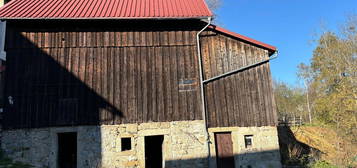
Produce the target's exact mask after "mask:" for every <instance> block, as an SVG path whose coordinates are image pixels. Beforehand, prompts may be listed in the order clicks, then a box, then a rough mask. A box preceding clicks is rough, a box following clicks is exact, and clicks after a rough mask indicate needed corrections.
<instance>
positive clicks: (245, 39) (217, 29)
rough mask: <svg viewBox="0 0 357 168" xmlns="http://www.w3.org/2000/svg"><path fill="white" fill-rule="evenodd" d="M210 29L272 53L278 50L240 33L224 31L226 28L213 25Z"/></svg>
mask: <svg viewBox="0 0 357 168" xmlns="http://www.w3.org/2000/svg"><path fill="white" fill-rule="evenodd" d="M209 28H211V29H213V30H216V31H218V32H221V33H224V34H227V35H229V36H233V37H235V38H238V39H241V40H243V41H247V42H249V43H252V44H255V45H257V46H260V47H263V48H266V49H268V50H270V51H272V52H275V51H276V50H277V49H276V47H274V46H271V45H269V44H265V43H263V42H260V41H257V40H254V39H252V38H249V37H246V36H243V35H241V34H238V33H234V32H231V31H229V30H227V29H224V28H222V27H218V26H215V25H211V26H210V27H209Z"/></svg>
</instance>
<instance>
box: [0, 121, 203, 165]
mask: <svg viewBox="0 0 357 168" xmlns="http://www.w3.org/2000/svg"><path fill="white" fill-rule="evenodd" d="M204 130H205V127H204V122H203V121H180V122H164V123H159V122H158V123H144V124H123V125H113V126H78V127H62V128H41V129H29V130H11V131H4V132H3V143H2V149H3V150H4V152H5V154H6V155H8V156H9V157H11V158H13V159H14V160H16V161H21V162H24V163H29V164H32V165H33V166H35V167H38V168H56V167H57V150H58V149H57V134H58V133H63V132H77V145H78V146H77V167H78V168H124V167H128V168H130V167H136V168H144V167H145V153H144V152H145V146H144V137H145V136H151V135H163V136H164V142H163V151H164V152H163V158H164V160H165V162H164V164H165V167H192V166H194V167H207V163H206V159H204V158H205V157H206V156H207V151H208V149H207V143H206V138H205V134H204ZM122 137H130V138H131V141H132V144H131V146H132V149H131V150H129V151H121V138H122ZM192 158H194V159H192Z"/></svg>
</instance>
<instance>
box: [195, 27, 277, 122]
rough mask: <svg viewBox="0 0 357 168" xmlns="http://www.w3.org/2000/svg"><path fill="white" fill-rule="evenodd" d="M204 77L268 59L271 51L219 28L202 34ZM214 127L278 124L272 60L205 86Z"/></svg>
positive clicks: (208, 110) (209, 120)
mask: <svg viewBox="0 0 357 168" xmlns="http://www.w3.org/2000/svg"><path fill="white" fill-rule="evenodd" d="M201 43H202V48H201V50H202V55H203V61H204V64H203V66H204V67H203V68H204V79H209V78H212V77H215V76H217V75H220V74H223V73H226V72H229V71H232V70H235V69H239V68H240V67H243V66H247V65H249V64H252V63H256V62H259V61H260V60H264V59H268V57H269V55H268V51H267V50H265V49H262V48H259V47H256V46H254V45H252V44H249V43H246V42H243V41H240V40H238V39H235V38H232V37H229V36H227V35H224V34H220V33H217V32H215V31H206V32H204V33H203V34H202V38H201ZM204 89H205V94H206V104H207V108H206V109H207V115H208V124H209V126H210V127H228V126H268V125H275V124H276V121H277V119H276V109H275V102H274V97H273V93H272V80H271V74H270V68H269V63H265V64H261V65H258V66H255V67H253V68H250V69H247V70H244V71H241V72H239V73H236V74H233V75H230V76H227V77H224V78H220V79H218V80H215V81H212V82H210V83H208V84H206V85H205V88H204Z"/></svg>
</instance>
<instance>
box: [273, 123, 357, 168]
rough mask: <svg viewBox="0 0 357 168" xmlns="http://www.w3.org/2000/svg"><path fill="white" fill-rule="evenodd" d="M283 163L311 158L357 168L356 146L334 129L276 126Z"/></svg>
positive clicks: (298, 161) (305, 162) (306, 162)
mask: <svg viewBox="0 0 357 168" xmlns="http://www.w3.org/2000/svg"><path fill="white" fill-rule="evenodd" d="M279 139H280V144H281V148H282V149H281V151H282V154H283V155H282V157H283V162H285V164H286V165H293V164H297V163H299V164H300V165H307V164H309V163H311V161H313V160H320V161H326V162H329V163H331V164H333V165H338V166H339V167H347V166H348V165H349V166H352V167H356V166H357V162H356V157H357V145H356V144H352V143H351V141H350V140H349V139H348V138H344V137H340V136H339V135H338V134H337V133H336V132H335V131H334V130H333V129H330V128H322V127H316V126H302V127H292V128H288V127H283V128H279Z"/></svg>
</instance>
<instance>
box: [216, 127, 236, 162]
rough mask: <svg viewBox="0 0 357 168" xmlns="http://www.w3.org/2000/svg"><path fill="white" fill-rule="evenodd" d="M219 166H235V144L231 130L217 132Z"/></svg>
mask: <svg viewBox="0 0 357 168" xmlns="http://www.w3.org/2000/svg"><path fill="white" fill-rule="evenodd" d="M214 137H215V141H216V142H215V143H216V157H217V168H234V156H233V144H232V136H231V133H230V132H220V133H215V134H214Z"/></svg>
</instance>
